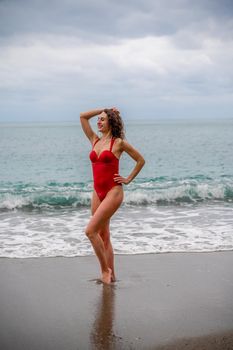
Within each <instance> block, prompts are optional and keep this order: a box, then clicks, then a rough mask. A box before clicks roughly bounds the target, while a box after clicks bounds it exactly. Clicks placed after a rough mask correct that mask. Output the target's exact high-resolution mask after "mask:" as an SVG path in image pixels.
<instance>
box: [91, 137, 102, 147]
mask: <svg viewBox="0 0 233 350" xmlns="http://www.w3.org/2000/svg"><path fill="white" fill-rule="evenodd" d="M99 140H100V139H99V138H98V139H97V140H96V141H95V142H94V143H93V147H92V149H93V148H94V147H95V144H96V143H97V142H98V141H99Z"/></svg>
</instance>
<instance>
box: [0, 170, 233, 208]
mask: <svg viewBox="0 0 233 350" xmlns="http://www.w3.org/2000/svg"><path fill="white" fill-rule="evenodd" d="M124 192H125V196H124V204H125V205H132V206H144V205H172V204H182V203H183V204H185V203H199V202H205V201H208V202H209V201H227V202H231V201H232V200H233V177H232V176H222V177H220V178H219V179H212V178H210V177H205V176H203V175H196V176H190V177H187V178H180V179H178V178H168V177H159V178H150V179H139V180H137V181H134V182H132V183H131V184H130V185H127V186H124ZM91 194H92V182H86V183H78V182H72V183H71V182H65V183H58V182H55V181H51V182H47V183H46V184H40V185H38V184H32V183H22V182H18V183H14V184H12V183H9V182H8V183H1V184H0V209H1V210H12V209H34V208H41V209H43V208H44V209H46V208H54V209H56V208H64V207H71V208H72V207H73V208H76V207H80V206H81V207H86V206H89V205H90V201H91Z"/></svg>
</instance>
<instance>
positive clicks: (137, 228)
mask: <svg viewBox="0 0 233 350" xmlns="http://www.w3.org/2000/svg"><path fill="white" fill-rule="evenodd" d="M93 123H94V121H93ZM93 128H95V130H96V132H97V128H96V125H95V123H94V124H93ZM125 130H126V139H127V141H128V142H129V143H130V144H131V145H132V146H133V147H134V148H136V149H137V150H138V151H139V152H140V153H141V154H142V155H143V156H144V158H145V160H146V163H145V166H144V167H143V169H142V170H141V172H140V173H139V174H138V176H137V177H136V178H135V179H134V180H133V181H132V182H131V183H130V184H128V185H124V186H123V188H124V201H123V203H122V205H121V207H120V208H119V209H118V211H117V212H116V213H115V214H114V216H113V217H112V219H111V226H110V231H111V240H112V245H113V248H114V252H115V254H128V255H130V254H149V253H150V254H151V253H165V252H166V253H167V252H212V251H226V250H232V249H233V120H232V119H228V120H224V119H223V118H222V119H219V120H208V119H206V120H204V119H202V120H200V119H199V120H198V119H197V120H195V119H192V120H189V119H167V120H165V119H164V120H162V119H161V120H158V119H155V120H154V121H147V122H146V121H144V122H143V121H140V122H139V121H129V122H125ZM90 150H91V144H90V142H89V140H88V139H87V138H86V136H85V134H84V133H83V131H82V129H81V126H80V123H79V121H77V122H73V123H71V122H70V123H57V124H55V123H37V124H35V123H33V124H0V257H8V258H29V257H55V256H63V257H74V256H86V255H93V254H94V253H93V249H92V246H91V244H90V242H89V240H88V239H87V237H86V235H85V233H84V232H85V227H86V225H87V224H88V221H89V220H90V217H91V211H90V203H91V195H92V188H93V182H92V169H91V163H90V160H89V152H90ZM135 164H136V163H135V161H134V160H133V159H132V158H131V157H130V156H129V155H128V154H127V153H124V154H123V155H122V157H121V159H120V174H121V175H122V176H124V177H127V176H128V175H129V174H130V172H131V171H132V170H133V168H134V166H135Z"/></svg>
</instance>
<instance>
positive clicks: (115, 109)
mask: <svg viewBox="0 0 233 350" xmlns="http://www.w3.org/2000/svg"><path fill="white" fill-rule="evenodd" d="M112 110H113V112H116V113H118V114H119V113H120V111H119V109H117V108H116V107H112Z"/></svg>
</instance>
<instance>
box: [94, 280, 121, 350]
mask: <svg viewBox="0 0 233 350" xmlns="http://www.w3.org/2000/svg"><path fill="white" fill-rule="evenodd" d="M114 311H115V286H114V285H104V284H103V288H102V291H101V295H100V300H99V302H98V304H97V308H96V311H95V321H94V323H93V326H92V329H91V334H90V342H91V345H92V347H93V348H94V349H99V350H100V349H101V350H103V349H104V350H110V349H115V348H116V345H117V344H116V342H117V340H119V339H120V337H117V336H116V335H115V334H114V330H113V327H114V317H115V315H114Z"/></svg>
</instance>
